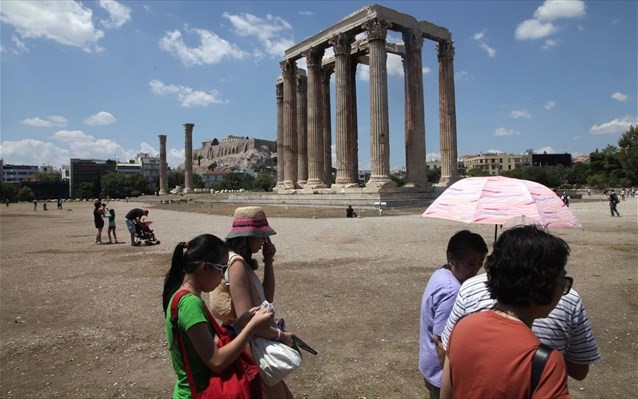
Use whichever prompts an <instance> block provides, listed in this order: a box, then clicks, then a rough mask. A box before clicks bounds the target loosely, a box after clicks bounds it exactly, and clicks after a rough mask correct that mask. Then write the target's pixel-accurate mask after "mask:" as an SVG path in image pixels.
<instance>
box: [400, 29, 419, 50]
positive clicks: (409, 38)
mask: <svg viewBox="0 0 638 399" xmlns="http://www.w3.org/2000/svg"><path fill="white" fill-rule="evenodd" d="M403 43H404V45H405V51H406V52H410V51H415V52H417V51H418V52H420V51H421V50H423V35H422V32H421V31H420V30H418V29H410V30H409V31H407V32H403Z"/></svg>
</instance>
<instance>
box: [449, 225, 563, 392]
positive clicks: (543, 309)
mask: <svg viewBox="0 0 638 399" xmlns="http://www.w3.org/2000/svg"><path fill="white" fill-rule="evenodd" d="M568 256H569V245H567V243H566V242H565V241H564V240H562V239H560V238H558V237H555V236H553V235H551V234H549V233H547V232H545V231H543V230H541V229H539V228H538V227H536V226H521V227H515V228H512V229H510V230H507V231H505V232H504V233H502V234H501V236H500V237H499V239H498V240H497V241H496V243H495V244H494V251H493V252H492V254H490V255H489V256H488V257H487V259H486V262H485V269H486V271H487V275H488V281H487V287H488V289H489V291H490V293H491V296H492V297H493V298H495V299H496V300H497V303H496V305H495V306H494V308H493V309H491V310H486V311H483V312H478V313H474V314H471V315H469V316H467V317H464V318H463V319H461V320H460V321H459V322H458V323H457V324H456V326H455V327H454V329H453V330H452V334H451V336H450V339H449V342H448V351H447V355H446V358H445V363H444V366H443V373H442V377H441V398H488V399H489V398H494V399H496V398H503V399H506V398H571V396H570V395H569V391H568V389H567V367H566V366H565V361H564V359H563V357H562V356H561V354H560V353H559V352H558V351H556V350H551V352H549V356H548V358H547V362H546V364H545V365H544V368H543V369H542V373H541V374H540V378H539V379H538V382H537V385H536V387H532V378H531V376H532V359H533V358H534V357H535V353H536V350H537V349H538V347H539V345H540V341H539V340H538V338H536V336H535V335H534V333H533V332H532V330H531V326H532V323H533V322H534V319H537V318H543V317H547V315H548V314H549V313H550V312H551V311H552V309H554V307H555V306H556V304H557V303H558V301H559V299H560V297H561V296H562V295H565V294H567V293H568V292H569V291H570V289H571V286H572V282H573V280H572V278H571V277H567V276H566V272H565V265H566V264H567V257H568ZM468 365H471V366H470V367H468Z"/></svg>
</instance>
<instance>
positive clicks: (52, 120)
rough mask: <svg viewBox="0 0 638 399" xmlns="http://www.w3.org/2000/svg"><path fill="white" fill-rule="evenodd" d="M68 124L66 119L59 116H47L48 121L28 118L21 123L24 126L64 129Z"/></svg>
mask: <svg viewBox="0 0 638 399" xmlns="http://www.w3.org/2000/svg"><path fill="white" fill-rule="evenodd" d="M67 122H68V121H67V120H66V118H65V117H63V116H58V115H51V116H47V117H46V119H42V118H40V117H37V116H36V117H35V118H27V119H23V120H21V121H20V123H22V124H23V125H27V126H34V127H64V126H66V124H67Z"/></svg>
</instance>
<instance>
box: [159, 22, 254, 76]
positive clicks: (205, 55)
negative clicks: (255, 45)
mask: <svg viewBox="0 0 638 399" xmlns="http://www.w3.org/2000/svg"><path fill="white" fill-rule="evenodd" d="M185 30H186V32H187V33H196V34H197V35H198V36H199V46H197V47H188V46H187V45H186V43H184V39H183V38H182V33H181V32H180V31H178V30H175V31H172V32H166V34H165V35H164V37H162V38H161V39H160V42H159V45H160V48H161V49H162V50H164V51H166V52H168V53H170V54H172V55H174V56H175V57H177V58H179V60H180V61H182V63H183V64H184V65H185V66H187V67H191V66H193V65H205V64H217V63H219V62H221V61H222V60H223V59H224V58H235V59H242V58H244V57H246V56H247V54H246V53H245V52H243V51H241V50H240V49H239V48H238V47H237V46H236V45H234V44H232V43H230V42H228V41H226V40H224V39H222V38H221V37H219V36H217V35H216V34H215V32H211V31H207V30H205V29H188V28H185Z"/></svg>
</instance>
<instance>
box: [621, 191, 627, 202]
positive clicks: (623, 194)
mask: <svg viewBox="0 0 638 399" xmlns="http://www.w3.org/2000/svg"><path fill="white" fill-rule="evenodd" d="M625 193H626V191H625V189H624V188H622V189H620V199H621V200H623V201H624V200H625Z"/></svg>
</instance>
